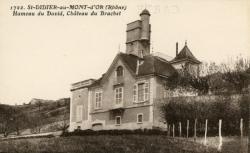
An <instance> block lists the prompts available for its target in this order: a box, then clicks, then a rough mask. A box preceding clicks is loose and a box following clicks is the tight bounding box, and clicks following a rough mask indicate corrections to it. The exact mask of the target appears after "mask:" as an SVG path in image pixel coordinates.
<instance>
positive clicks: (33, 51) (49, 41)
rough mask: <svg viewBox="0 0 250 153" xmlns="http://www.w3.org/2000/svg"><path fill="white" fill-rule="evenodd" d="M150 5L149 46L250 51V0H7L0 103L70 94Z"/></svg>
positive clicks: (207, 53)
mask: <svg viewBox="0 0 250 153" xmlns="http://www.w3.org/2000/svg"><path fill="white" fill-rule="evenodd" d="M29 4H33V5H37V4H57V5H70V4H76V5H77V4H87V5H91V4H95V5H97V4H102V5H107V4H111V5H125V6H127V9H126V10H125V11H122V13H121V16H108V17H107V16H106V17H104V16H64V17H60V16H57V17H55V16H54V17H51V16H50V17H48V16H43V17H38V16H35V17H20V16H18V17H17V16H12V11H10V7H11V6H13V5H25V6H26V5H29ZM144 8H147V9H148V10H149V11H150V13H151V16H150V23H151V26H152V29H151V30H152V33H151V51H152V50H153V52H161V53H164V54H167V55H169V56H172V57H174V56H175V43H176V42H179V49H181V48H182V47H183V46H184V43H185V40H187V44H188V47H189V48H190V50H191V51H192V53H193V54H194V55H195V56H196V57H197V58H198V59H199V60H201V61H215V62H218V63H219V62H223V61H226V60H227V59H228V58H231V57H236V56H239V55H240V56H243V57H249V56H250V50H249V49H250V44H249V42H250V41H249V36H250V31H249V30H250V29H249V27H250V19H249V16H250V10H249V8H250V7H249V2H247V0H220V1H216V0H200V1H198V0H175V1H174V0H154V1H153V0H127V1H122V2H121V1H120V2H118V1H117V0H109V1H107V0H106V1H104V0H102V1H101V0H99V1H93V0H91V1H90V0H85V1H80V0H74V1H71V2H68V1H66V0H60V1H59V0H32V1H31V0H21V1H20V0H13V1H8V0H1V1H0V103H4V104H11V105H14V104H23V103H28V102H29V101H30V100H31V99H32V98H42V99H52V100H56V99H59V98H64V97H70V95H71V93H70V87H71V84H72V83H74V82H78V81H82V80H85V79H89V78H94V79H97V78H99V77H100V76H101V75H102V74H103V73H105V72H106V71H107V69H108V67H109V66H110V64H111V63H112V60H113V59H114V57H115V56H116V54H117V53H118V52H119V51H121V52H125V40H126V24H127V23H129V22H132V21H134V20H138V19H139V13H140V12H141V11H142V10H143V9H144Z"/></svg>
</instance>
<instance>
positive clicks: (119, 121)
mask: <svg viewBox="0 0 250 153" xmlns="http://www.w3.org/2000/svg"><path fill="white" fill-rule="evenodd" d="M115 125H121V116H116V117H115Z"/></svg>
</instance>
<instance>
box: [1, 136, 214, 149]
mask: <svg viewBox="0 0 250 153" xmlns="http://www.w3.org/2000/svg"><path fill="white" fill-rule="evenodd" d="M0 152H1V153H3V152H4V153H5V152H6V153H7V152H8V153H29V152H32V153H55V152H56V153H215V152H217V151H216V149H214V148H208V147H205V146H203V145H201V144H199V143H194V142H192V141H187V140H185V139H173V138H169V137H167V136H162V135H151V136H147V135H119V136H110V135H99V136H70V137H53V138H32V139H17V140H8V141H0Z"/></svg>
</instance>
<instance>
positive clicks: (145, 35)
mask: <svg viewBox="0 0 250 153" xmlns="http://www.w3.org/2000/svg"><path fill="white" fill-rule="evenodd" d="M140 16H141V22H142V29H141V40H148V41H149V40H150V24H149V17H150V13H149V11H148V10H147V9H144V10H143V11H142V12H141V14H140Z"/></svg>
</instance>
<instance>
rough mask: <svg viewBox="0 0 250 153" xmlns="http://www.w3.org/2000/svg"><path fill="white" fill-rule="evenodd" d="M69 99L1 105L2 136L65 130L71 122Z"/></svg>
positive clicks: (39, 100) (0, 124)
mask: <svg viewBox="0 0 250 153" xmlns="http://www.w3.org/2000/svg"><path fill="white" fill-rule="evenodd" d="M69 105H70V99H69V98H62V99H59V100H55V101H53V100H43V99H32V100H31V101H30V103H29V104H23V105H15V106H11V105H4V104H0V134H1V133H5V134H9V133H13V132H15V133H18V134H30V133H39V132H49V131H56V130H59V129H62V128H65V127H66V126H67V124H68V120H69Z"/></svg>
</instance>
